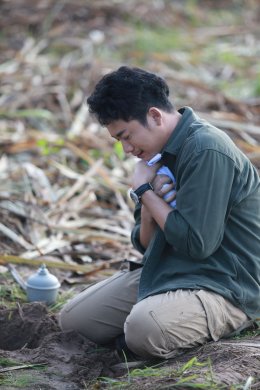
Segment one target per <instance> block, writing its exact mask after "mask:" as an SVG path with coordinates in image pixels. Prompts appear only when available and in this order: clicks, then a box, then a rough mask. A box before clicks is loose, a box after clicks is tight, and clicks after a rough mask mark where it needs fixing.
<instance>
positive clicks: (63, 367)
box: [0, 302, 260, 390]
mask: <svg viewBox="0 0 260 390" xmlns="http://www.w3.org/2000/svg"><path fill="white" fill-rule="evenodd" d="M259 346H260V336H259V335H256V336H254V337H247V338H246V337H244V338H242V339H237V340H222V341H221V342H218V343H213V342H212V343H209V344H207V345H205V346H202V347H200V348H197V349H195V350H193V351H190V352H188V353H185V354H183V355H182V356H179V357H178V358H176V359H172V360H171V361H168V362H165V363H164V365H165V366H167V367H171V368H172V369H173V370H176V369H178V368H179V367H181V366H182V365H183V364H184V363H186V362H187V361H188V360H189V359H191V358H192V357H194V356H196V357H197V359H198V361H200V362H203V361H206V360H207V359H208V358H210V359H211V362H212V371H213V373H214V379H215V380H216V381H217V382H219V383H221V386H220V387H218V388H219V389H220V388H221V389H224V388H225V389H231V385H234V384H238V383H240V384H241V383H245V382H246V380H247V379H248V377H249V376H253V377H254V378H255V379H254V382H253V383H254V384H253V385H252V387H251V388H252V389H260V353H259ZM0 358H1V361H4V360H3V359H11V360H12V361H14V365H15V366H20V365H22V364H43V366H42V367H41V366H35V367H33V368H29V367H28V368H21V369H16V370H13V369H12V370H10V371H7V372H6V371H4V372H3V371H2V370H3V369H0V384H1V383H3V384H2V385H0V387H1V388H3V389H6V390H11V389H16V388H17V387H18V384H19V383H20V384H19V387H20V388H23V389H28V390H32V389H33V390H34V389H35V390H37V389H38V390H40V389H41V390H42V389H46V390H52V389H62V390H83V389H102V388H106V385H103V384H100V382H98V378H99V377H110V378H121V379H120V380H123V379H122V377H124V376H125V375H126V373H127V366H126V365H125V364H120V362H119V360H118V357H117V356H116V355H115V353H114V351H112V350H108V349H105V348H101V347H98V346H97V345H95V344H94V343H92V342H91V341H89V340H87V339H85V338H83V337H82V336H81V335H79V334H77V333H75V332H61V331H60V328H59V325H58V321H57V316H55V315H53V314H50V313H49V312H48V309H47V307H46V306H45V305H44V304H42V303H38V302H37V303H36V302H35V303H26V304H22V305H17V307H16V308H15V309H7V308H6V307H2V308H1V309H0ZM152 364H154V362H151V365H152ZM146 365H149V362H146ZM131 366H134V367H136V366H138V364H137V365H135V364H133V363H129V367H130V369H131ZM129 367H128V368H129ZM9 368H10V369H11V368H12V367H9ZM200 370H201V375H202V376H203V375H204V374H203V370H204V371H205V370H206V368H205V367H204V368H203V367H202V368H201V369H200ZM25 379H26V380H25ZM151 379H152V378H144V377H140V378H138V379H135V380H134V383H132V384H129V385H127V386H128V388H131V389H134V388H135V389H148V388H149V389H160V388H173V387H172V386H173V380H172V379H170V378H166V377H158V378H154V379H153V381H151ZM19 380H20V382H19ZM22 380H23V381H24V382H21V381H22ZM167 383H168V384H167ZM127 386H126V388H127ZM153 386H154V387H153ZM165 386H166V387H165ZM124 388H125V387H124ZM178 388H182V389H185V387H179V386H178ZM214 388H216V387H214ZM240 388H241V387H240Z"/></svg>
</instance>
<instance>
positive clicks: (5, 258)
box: [0, 255, 109, 274]
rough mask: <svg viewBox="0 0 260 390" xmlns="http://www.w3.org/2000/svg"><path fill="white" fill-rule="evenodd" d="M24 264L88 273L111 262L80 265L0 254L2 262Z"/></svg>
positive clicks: (107, 265)
mask: <svg viewBox="0 0 260 390" xmlns="http://www.w3.org/2000/svg"><path fill="white" fill-rule="evenodd" d="M9 263H11V264H23V265H31V266H35V267H40V266H41V265H42V264H43V263H44V264H45V265H46V267H47V268H59V269H63V270H69V271H75V272H81V273H83V274H87V273H89V272H91V273H92V272H94V271H98V270H100V269H103V268H105V267H109V262H107V261H103V262H102V263H101V264H100V263H99V264H96V265H90V264H85V265H78V264H68V263H60V262H58V261H50V260H44V259H41V260H39V259H33V260H31V259H25V258H23V257H19V256H11V255H1V256H0V264H9Z"/></svg>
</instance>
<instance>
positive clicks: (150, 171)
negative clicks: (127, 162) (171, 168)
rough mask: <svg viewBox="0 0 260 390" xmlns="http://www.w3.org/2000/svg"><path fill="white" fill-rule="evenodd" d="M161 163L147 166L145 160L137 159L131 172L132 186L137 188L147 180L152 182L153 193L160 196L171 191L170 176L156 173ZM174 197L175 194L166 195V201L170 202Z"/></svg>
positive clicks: (172, 186)
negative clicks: (132, 172)
mask: <svg viewBox="0 0 260 390" xmlns="http://www.w3.org/2000/svg"><path fill="white" fill-rule="evenodd" d="M161 165H162V164H161V163H157V164H155V165H153V166H151V167H149V166H148V165H147V164H146V163H145V161H138V163H137V164H136V166H135V170H134V174H133V188H134V189H137V188H138V187H140V186H141V185H142V184H144V183H148V182H149V183H152V185H153V188H154V192H155V194H156V195H158V196H159V197H160V198H163V197H164V196H165V195H166V194H168V193H169V192H171V191H172V190H173V189H174V187H175V184H174V183H173V182H172V180H171V178H170V177H169V176H167V175H162V174H160V175H157V174H156V173H157V171H158V169H159V168H160V166H161ZM174 198H175V194H172V195H171V196H169V197H167V203H170V202H172V201H173V200H174Z"/></svg>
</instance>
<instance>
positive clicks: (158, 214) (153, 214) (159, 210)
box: [142, 191, 173, 231]
mask: <svg viewBox="0 0 260 390" xmlns="http://www.w3.org/2000/svg"><path fill="white" fill-rule="evenodd" d="M142 204H143V206H142V208H146V209H147V213H149V215H150V218H152V219H153V220H154V223H157V224H158V225H159V226H160V228H161V229H162V230H164V225H165V222H166V219H167V217H168V214H169V213H170V212H172V210H173V209H172V207H171V206H169V205H168V203H166V202H165V201H164V200H163V199H162V198H160V197H159V196H158V195H156V194H155V193H154V192H153V191H146V192H145V193H144V194H143V195H142ZM153 231H154V230H153Z"/></svg>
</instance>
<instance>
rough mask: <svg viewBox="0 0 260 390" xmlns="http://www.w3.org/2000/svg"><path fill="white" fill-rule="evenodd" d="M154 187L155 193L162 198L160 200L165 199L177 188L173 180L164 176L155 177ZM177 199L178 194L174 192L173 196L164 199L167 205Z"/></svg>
mask: <svg viewBox="0 0 260 390" xmlns="http://www.w3.org/2000/svg"><path fill="white" fill-rule="evenodd" d="M152 185H153V188H154V192H155V193H156V195H158V196H160V198H164V196H165V195H166V194H169V193H170V192H172V191H173V190H174V188H175V184H174V183H173V181H172V180H171V178H170V177H169V176H167V175H162V174H160V175H156V176H155V178H154V180H153V182H152ZM175 198H176V193H175V192H173V193H172V194H170V195H169V196H167V197H166V198H164V200H165V201H166V202H167V203H171V202H172V201H173V200H174V199H175Z"/></svg>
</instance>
